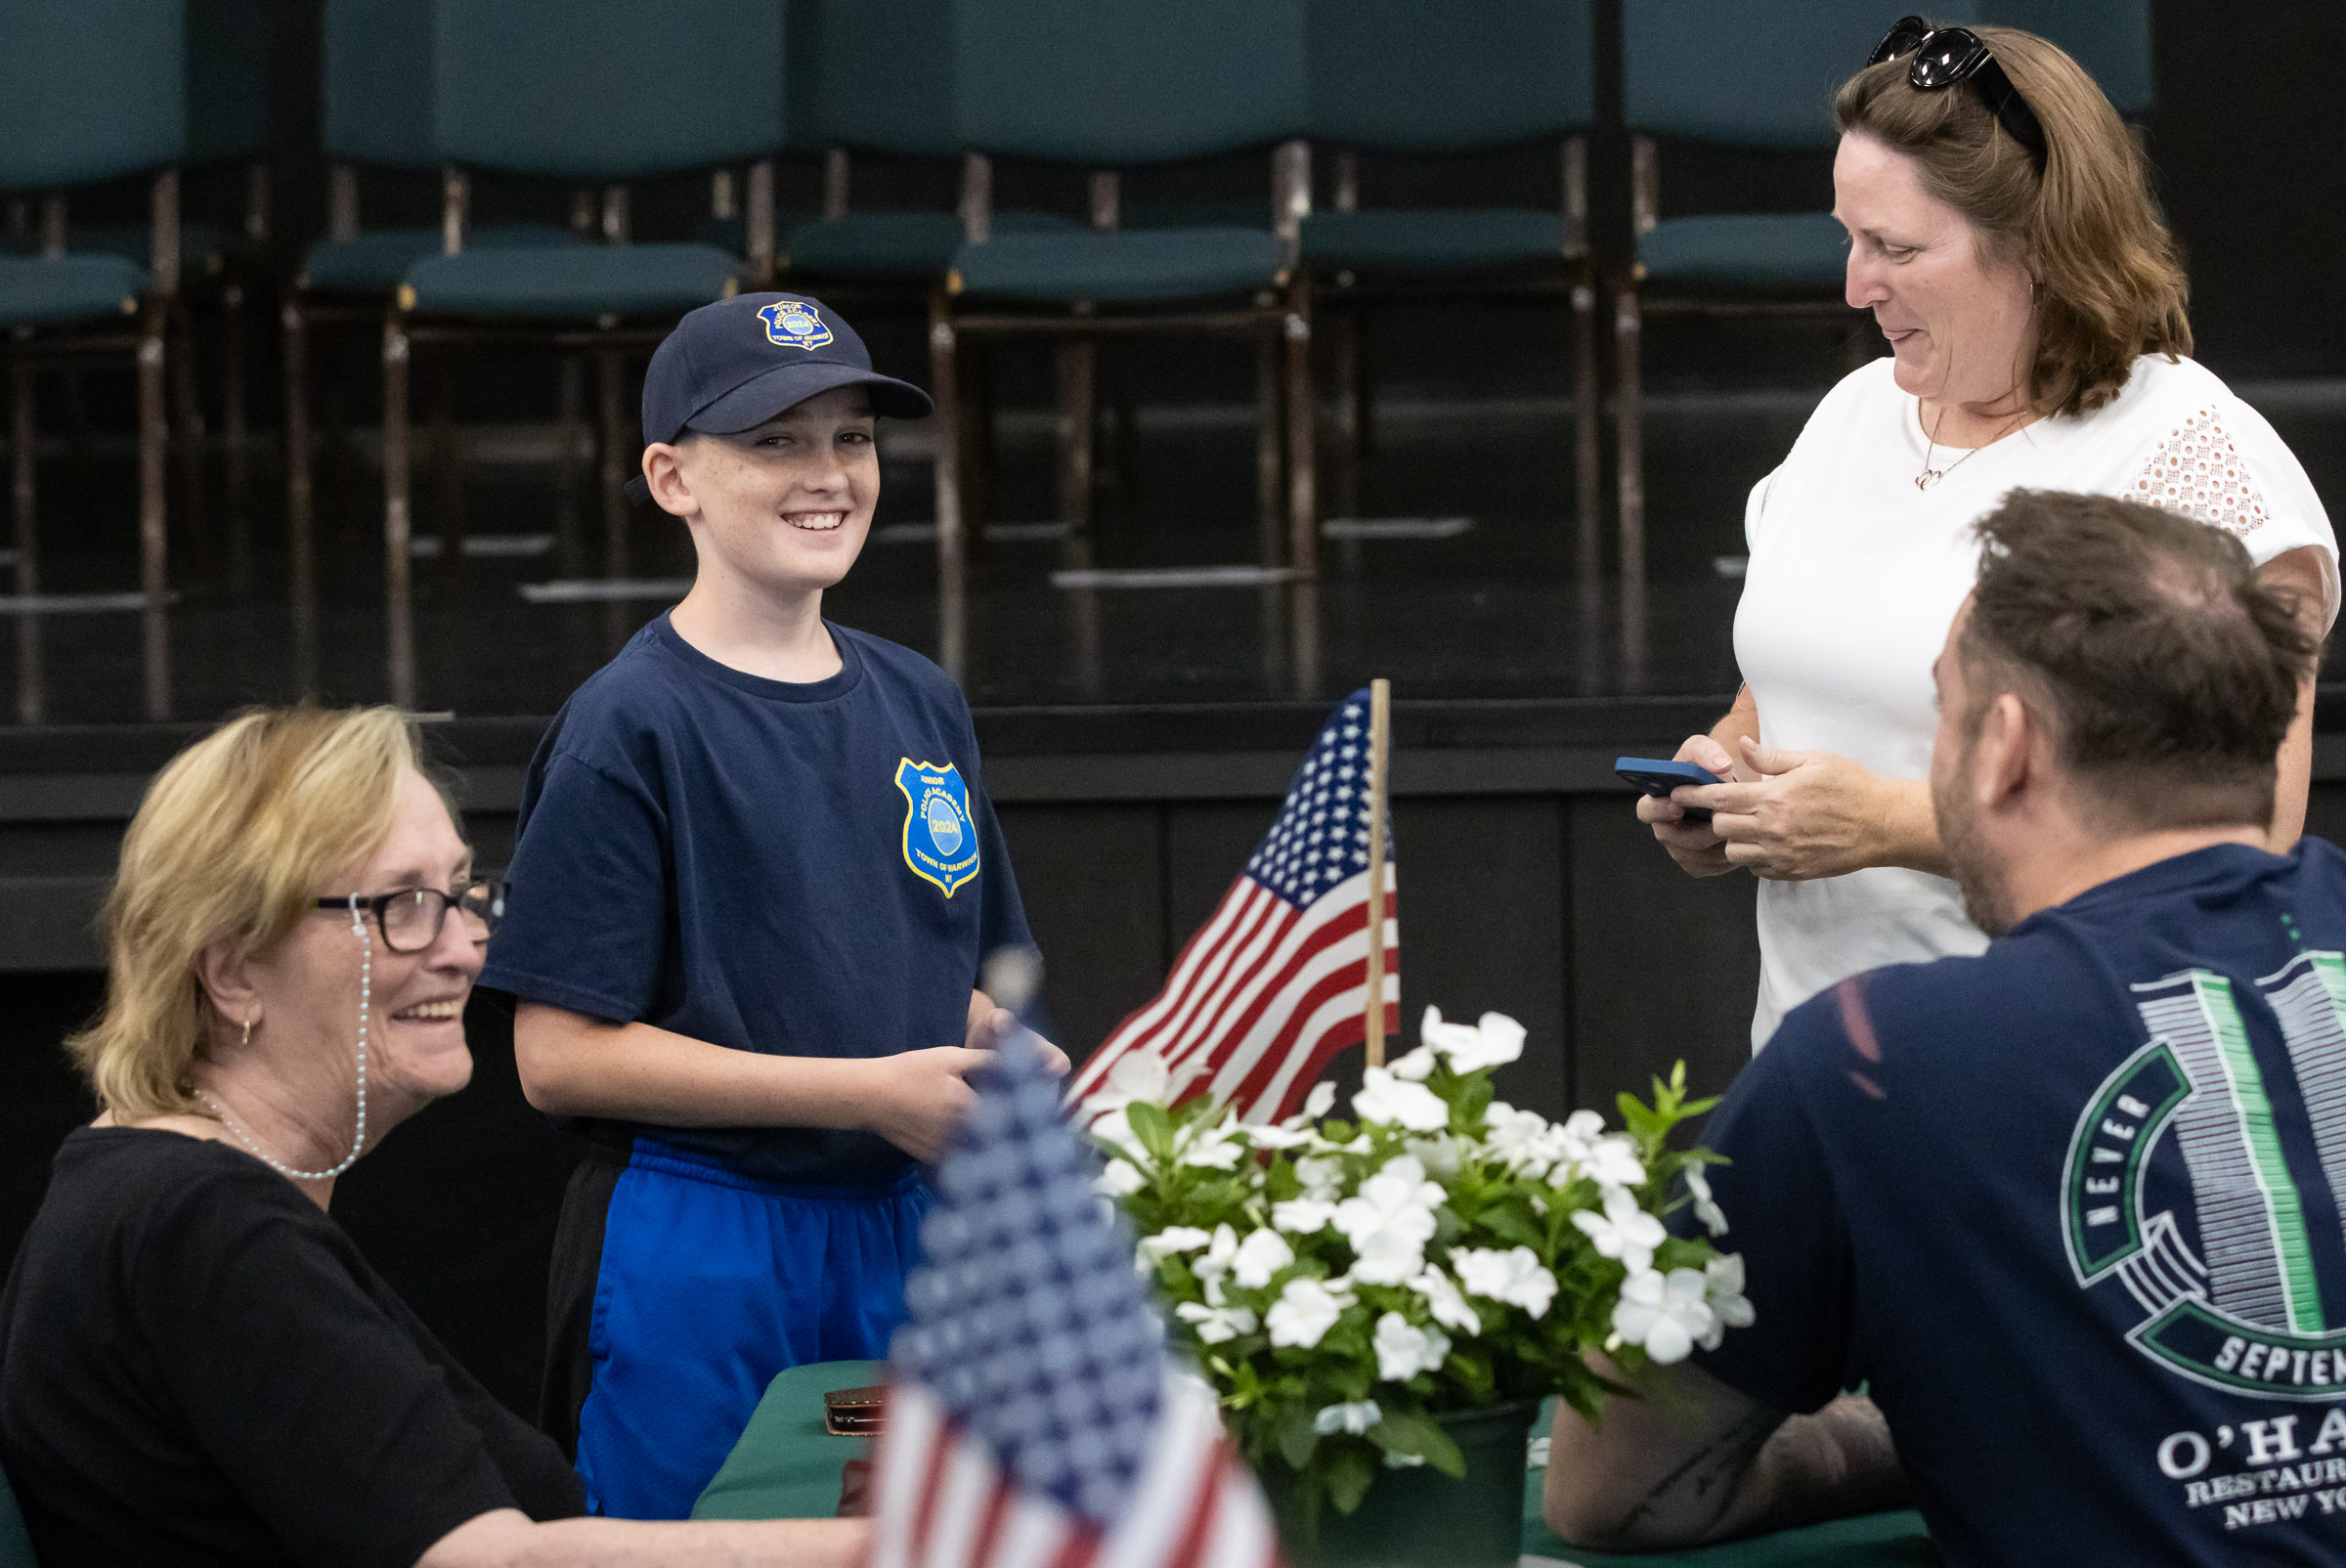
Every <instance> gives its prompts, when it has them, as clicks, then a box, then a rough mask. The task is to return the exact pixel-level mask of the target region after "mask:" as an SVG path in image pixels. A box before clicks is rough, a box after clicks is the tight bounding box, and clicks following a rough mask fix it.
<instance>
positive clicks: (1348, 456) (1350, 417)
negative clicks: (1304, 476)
mask: <svg viewBox="0 0 2346 1568" xmlns="http://www.w3.org/2000/svg"><path fill="white" fill-rule="evenodd" d="M1367 325H1368V324H1367V323H1366V322H1365V321H1364V320H1363V319H1362V316H1361V313H1360V312H1359V311H1357V310H1350V309H1347V308H1345V307H1344V305H1343V304H1341V303H1340V302H1339V303H1337V304H1335V305H1334V306H1333V308H1331V309H1330V310H1329V311H1328V313H1327V328H1328V360H1329V366H1328V370H1329V372H1330V376H1331V378H1332V379H1333V380H1334V381H1335V383H1336V471H1335V474H1334V479H1335V483H1334V484H1333V485H1332V486H1331V487H1330V488H1331V489H1332V490H1333V491H1334V496H1333V497H1332V500H1331V507H1332V509H1333V510H1334V512H1335V514H1336V515H1337V516H1338V517H1358V516H1360V515H1361V469H1362V467H1363V465H1364V464H1365V462H1366V461H1367V457H1368V449H1367V440H1366V438H1367V435H1368V376H1367V375H1366V374H1365V373H1364V356H1363V355H1362V353H1361V347H1362V344H1361V338H1362V335H1363V332H1364V328H1365V327H1367Z"/></svg>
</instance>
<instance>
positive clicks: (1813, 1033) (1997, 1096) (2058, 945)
mask: <svg viewBox="0 0 2346 1568" xmlns="http://www.w3.org/2000/svg"><path fill="white" fill-rule="evenodd" d="M1979 535H1980V540H1981V545H1982V548H1981V556H1980V570H1979V578H1978V584H1977V588H1976V589H1975V591H1974V593H1973V595H1972V597H1971V599H1970V600H1969V601H1967V603H1966V605H1965V607H1964V609H1963V611H1962V613H1960V614H1959V615H1958V616H1957V618H1956V621H1955V624H1954V627H1953V628H1952V630H1951V631H1950V632H1949V633H1948V638H1947V643H1946V646H1945V648H1944V650H1943V651H1942V652H1941V653H1940V655H1939V659H1938V663H1937V666H1936V672H1935V673H1936V678H1937V683H1938V694H1939V729H1938V734H1937V738H1936V742H1935V748H1934V751H1933V759H1932V778H1931V787H1932V798H1933V806H1934V807H1935V809H1936V811H1937V813H1938V822H1939V827H1940V832H1941V834H1942V835H1943V837H1944V841H1945V844H1946V847H1947V850H1948V853H1949V857H1950V859H1951V861H1952V863H1953V869H1954V874H1955V876H1956V878H1957V880H1958V881H1959V882H1960V884H1961V885H1962V888H1963V892H1964V895H1965V898H1966V899H1967V900H1968V902H1969V904H1970V907H1971V911H1972V915H1973V918H1974V919H1976V920H1977V921H1978V923H1979V925H1980V926H1981V928H1982V929H1983V930H1985V931H1987V932H1989V933H1990V934H1991V935H1993V936H1995V937H1996V939H1995V940H1994V941H1993V942H1992V943H1991V944H1990V946H1989V947H1988V950H1987V951H1986V952H1985V953H1984V954H1982V955H1981V956H1979V957H1977V958H1948V959H1942V960H1940V961H1938V962H1936V963H1932V964H1915V965H1901V966H1895V967H1892V968H1889V969H1880V970H1875V971H1872V972H1871V973H1868V974H1865V975H1860V976H1858V977H1856V978H1855V979H1853V980H1846V981H1844V982H1843V983H1842V984H1840V985H1839V986H1837V987H1835V988H1834V989H1832V990H1829V991H1827V992H1825V993H1824V994H1822V995H1820V996H1817V997H1815V998H1813V999H1812V1000H1810V1001H1809V1002H1807V1003H1806V1004H1804V1005H1803V1006H1802V1007H1801V1008H1799V1009H1797V1010H1796V1011H1795V1012H1793V1013H1792V1014H1791V1015H1790V1016H1789V1017H1788V1018H1787V1019H1786V1020H1785V1023H1784V1025H1783V1027H1782V1029H1781V1030H1780V1032H1778V1034H1777V1035H1776V1037H1775V1039H1774V1041H1773V1042H1772V1043H1770V1045H1769V1046H1768V1048H1767V1049H1766V1050H1765V1051H1764V1052H1762V1053H1760V1055H1759V1057H1758V1058H1757V1059H1756V1060H1755V1061H1754V1062H1753V1064H1752V1065H1751V1066H1750V1067H1747V1068H1745V1069H1744V1072H1743V1074H1742V1075H1741V1076H1740V1077H1739V1078H1738V1079H1737V1080H1736V1082H1735V1085H1734V1087H1733V1089H1732V1090H1731V1091H1730V1092H1729V1094H1728V1096H1727V1099H1726V1102H1725V1104H1724V1105H1723V1106H1722V1107H1721V1108H1720V1109H1719V1110H1718V1111H1717V1112H1716V1113H1715V1114H1714V1115H1713V1116H1712V1118H1711V1120H1710V1122H1709V1123H1708V1125H1707V1126H1706V1128H1705V1140H1706V1142H1708V1143H1709V1144H1710V1145H1711V1146H1712V1147H1714V1148H1715V1149H1716V1150H1717V1151H1718V1152H1719V1153H1721V1154H1725V1155H1727V1156H1728V1157H1729V1158H1730V1159H1731V1160H1732V1161H1733V1163H1731V1164H1728V1165H1725V1166H1721V1167H1718V1168H1717V1170H1716V1174H1715V1175H1714V1176H1713V1177H1712V1185H1713V1187H1714V1189H1715V1193H1716V1201H1717V1203H1718V1205H1719V1207H1720V1208H1721V1209H1723V1210H1724V1211H1725V1214H1726V1216H1727V1217H1728V1219H1729V1221H1730V1222H1731V1223H1732V1226H1733V1233H1732V1235H1733V1240H1734V1241H1735V1242H1737V1243H1739V1244H1740V1246H1741V1250H1742V1256H1743V1259H1744V1265H1745V1269H1746V1274H1747V1285H1746V1290H1747V1294H1748V1296H1749V1298H1750V1299H1751V1301H1752V1303H1753V1304H1754V1306H1755V1307H1756V1309H1757V1314H1758V1317H1757V1322H1756V1324H1755V1325H1754V1326H1753V1327H1751V1328H1742V1329H1738V1330H1737V1331H1735V1332H1733V1333H1729V1334H1726V1335H1725V1336H1724V1338H1723V1339H1720V1338H1719V1337H1718V1336H1717V1335H1716V1334H1713V1335H1709V1336H1708V1337H1710V1338H1711V1339H1712V1340H1713V1341H1715V1342H1716V1349H1713V1350H1710V1351H1707V1352H1700V1353H1698V1354H1697V1355H1696V1356H1695V1357H1694V1358H1693V1360H1692V1361H1691V1362H1690V1363H1685V1364H1680V1365H1676V1366H1671V1367H1661V1368H1654V1369H1652V1370H1651V1371H1650V1372H1648V1373H1647V1374H1645V1376H1644V1377H1643V1378H1641V1379H1640V1385H1641V1386H1640V1387H1639V1389H1638V1391H1639V1392H1640V1393H1641V1394H1642V1395H1643V1396H1644V1397H1643V1398H1641V1399H1639V1400H1635V1401H1627V1400H1615V1401H1612V1402H1610V1403H1609V1404H1608V1405H1607V1406H1606V1408H1605V1410H1604V1411H1603V1413H1602V1419H1601V1420H1600V1421H1599V1423H1598V1424H1597V1425H1596V1426H1595V1427H1593V1428H1592V1427H1590V1426H1589V1425H1587V1424H1586V1423H1584V1422H1583V1421H1582V1420H1581V1419H1580V1418H1579V1417H1578V1416H1574V1415H1573V1414H1572V1413H1571V1412H1570V1411H1565V1412H1563V1413H1561V1414H1560V1415H1559V1416H1558V1419H1557V1422H1556V1426H1555V1430H1554V1442H1553V1445H1552V1453H1551V1456H1550V1461H1549V1466H1548V1470H1547V1492H1546V1499H1545V1502H1546V1509H1547V1515H1548V1520H1549V1522H1550V1524H1551V1525H1552V1526H1553V1527H1554V1528H1555V1529H1556V1531H1557V1532H1558V1533H1559V1534H1561V1535H1564V1536H1565V1537H1567V1538H1568V1539H1571V1540H1575V1541H1581V1542H1585V1543H1587V1544H1589V1545H1614V1546H1662V1545H1668V1544H1681V1543H1688V1542H1696V1541H1706V1540H1717V1539H1723V1538H1725V1537H1728V1536H1732V1535H1738V1534H1744V1533H1748V1532H1751V1531H1755V1530H1760V1529H1767V1528H1772V1527H1775V1526H1777V1525H1780V1524H1787V1523H1792V1522H1796V1521H1799V1520H1803V1519H1812V1518H1819V1517H1826V1516H1830V1515H1833V1514H1837V1513H1849V1512H1856V1511H1860V1510H1862V1509H1865V1508H1869V1507H1879V1506H1883V1505H1885V1504H1886V1503H1890V1502H1891V1501H1893V1500H1895V1499H1896V1498H1898V1497H1899V1496H1900V1495H1901V1494H1902V1493H1903V1492H1905V1491H1906V1490H1907V1489H1908V1488H1910V1489H1911V1495H1912V1498H1913V1500H1914V1503H1915V1505H1916V1506H1918V1507H1920V1508H1921V1509H1922V1511H1923V1514H1924V1516H1925V1518H1926V1520H1927V1521H1928V1523H1929V1525H1930V1527H1931V1533H1932V1536H1933V1539H1934V1540H1935V1541H1936V1542H1937V1544H1938V1546H1939V1549H1940V1551H1941V1552H1942V1554H1943V1555H1944V1558H1945V1560H1946V1561H1947V1562H1949V1563H1951V1564H1959V1565H1975V1564H1998V1565H2000V1564H2021V1563H2030V1564H2034V1563H2048V1562H2092V1563H2120V1562H2124V1563H2135V1562H2159V1563H2177V1562H2181V1563H2194V1564H2210V1565H2212V1564H2216V1563H2226V1564H2231V1563H2239V1562H2251V1561H2253V1562H2275V1563H2281V1562H2286V1563H2306V1564H2312V1563H2335V1562H2337V1561H2339V1560H2341V1555H2342V1554H2346V854H2341V853H2340V852H2339V850H2338V849H2335V848H2333V847H2332V846H2330V845H2328V844H2326V843H2324V842H2322V841H2320V840H2317V839H2307V840H2304V841H2303V842H2302V843H2301V844H2300V845H2299V847H2298V848H2297V849H2296V850H2295V852H2293V853H2291V854H2289V855H2287V856H2285V857H2284V856H2281V855H2276V854H2272V853H2270V852H2268V851H2267V849H2265V848H2264V840H2265V830H2266V828H2267V825H2268V823H2269V821H2270V817H2271V812H2272V809H2273V790H2274V765H2275V764H2274V755H2275V753H2276V751H2277V750H2278V749H2279V747H2280V745H2281V737H2282V735H2283V734H2284V732H2285V731H2286V729H2287V727H2288V724H2289V720H2290V717H2291V714H2292V711H2293V708H2294V699H2295V693H2296V690H2297V687H2298V683H2299V682H2300V681H2301V680H2302V679H2303V678H2304V677H2305V676H2306V675H2307V673H2308V672H2309V671H2310V670H2311V669H2312V667H2313V663H2314V660H2315V656H2316V653H2317V651H2318V647H2317V643H2316V641H2315V639H2314V638H2313V637H2312V636H2311V635H2310V634H2309V633H2308V632H2306V631H2305V630H2304V629H2303V627H2302V625H2301V623H2300V622H2299V621H2298V620H2297V618H2296V615H2295V609H2296V607H2295V605H2294V604H2293V603H2292V602H2291V600H2290V598H2289V596H2288V595H2287V594H2286V592H2285V591H2282V590H2279V589H2276V588H2267V587H2263V586H2260V585H2259V583H2258V581H2257V579H2256V575H2255V573H2254V571H2253V569H2252V568H2251V566H2250V564H2249V559H2248V555H2247V552H2246V551H2245V550H2243V549H2242V548H2241V546H2240V544H2239V543H2238V542H2237V540H2235V539H2233V538H2232V537H2231V536H2230V535H2227V534H2224V533H2221V532H2219V531H2217V530H2215V529H2211V528H2207V527H2205V526H2203V525H2201V524H2199V523H2196V522H2194V521H2192V520H2191V519H2189V518H2188V517H2183V516H2178V515H2176V514H2174V513H2170V512H2164V511H2159V510H2156V509H2153V508H2151V507H2147V506H2140V505H2136V504H2134V503H2131V502H2126V501H2113V500H2109V499H2107V498H2102V497H2088V496H2070V495H2058V494H2050V493H2030V492H2024V491H2023V492H2015V493H2014V494H2013V495H2012V496H2011V497H2010V498H2008V500H2007V501H2006V502H2005V504H2004V505H2003V506H2002V507H2001V508H2000V509H1999V510H1997V511H1996V512H1995V513H1993V514H1991V515H1990V516H1989V517H1987V518H1986V519H1985V520H1983V521H1982V522H1981V523H1980V525H1979ZM1692 1327H1693V1328H1697V1329H1701V1328H1707V1327H1708V1326H1706V1325H1694V1326H1692ZM1696 1337H1697V1338H1702V1337H1705V1335H1703V1334H1701V1333H1697V1334H1696ZM1861 1384H1862V1385H1865V1386H1867V1387H1868V1390H1869V1392H1870V1394H1871V1395H1872V1398H1873V1400H1875V1401H1878V1402H1879V1412H1878V1413H1877V1412H1876V1410H1875V1408H1874V1407H1873V1406H1872V1405H1870V1404H1868V1403H1867V1402H1866V1401H1863V1400H1856V1399H1846V1398H1837V1397H1836V1396H1837V1395H1838V1394H1839V1393H1840V1391H1842V1390H1844V1389H1847V1388H1852V1387H1857V1386H1859V1385H1861ZM1800 1412H1816V1413H1818V1414H1816V1415H1814V1416H1801V1415H1797V1414H1796V1415H1793V1416H1791V1418H1790V1419H1787V1414H1788V1413H1800ZM1884 1416H1886V1417H1887V1426H1886V1425H1885V1424H1884V1421H1883V1417H1884ZM1892 1429H1894V1431H1895V1433H1896V1448H1895V1451H1894V1452H1893V1451H1892V1448H1891V1445H1890V1430H1892ZM1901 1472H1902V1474H1901Z"/></svg>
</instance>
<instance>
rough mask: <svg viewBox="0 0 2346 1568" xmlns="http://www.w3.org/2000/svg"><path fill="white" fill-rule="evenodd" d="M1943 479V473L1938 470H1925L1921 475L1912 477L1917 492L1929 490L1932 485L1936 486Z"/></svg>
mask: <svg viewBox="0 0 2346 1568" xmlns="http://www.w3.org/2000/svg"><path fill="white" fill-rule="evenodd" d="M1945 477H1946V475H1945V473H1943V472H1942V471H1941V470H1939V469H1936V468H1926V469H1924V470H1923V471H1922V472H1921V473H1919V474H1916V475H1915V476H1914V488H1915V489H1917V490H1929V489H1930V488H1931V487H1932V486H1933V485H1935V484H1937V483H1938V482H1939V481H1940V480H1941V479H1943V478H1945Z"/></svg>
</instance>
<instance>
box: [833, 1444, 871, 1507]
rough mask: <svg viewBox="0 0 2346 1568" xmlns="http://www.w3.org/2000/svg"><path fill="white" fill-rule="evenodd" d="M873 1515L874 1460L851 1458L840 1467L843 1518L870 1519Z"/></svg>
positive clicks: (840, 1500) (840, 1505) (840, 1495)
mask: <svg viewBox="0 0 2346 1568" xmlns="http://www.w3.org/2000/svg"><path fill="white" fill-rule="evenodd" d="M871 1516H872V1461H871V1460H870V1459H849V1460H847V1463H846V1464H844V1465H842V1466H841V1467H840V1472H839V1511H838V1513H837V1514H836V1515H835V1517H837V1518H841V1519H868V1518H870V1517H871Z"/></svg>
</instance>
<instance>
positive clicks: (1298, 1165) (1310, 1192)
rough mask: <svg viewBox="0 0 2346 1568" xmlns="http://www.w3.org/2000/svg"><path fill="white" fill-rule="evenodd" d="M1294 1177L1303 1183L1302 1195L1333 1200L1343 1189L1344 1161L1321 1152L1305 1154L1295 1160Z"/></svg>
mask: <svg viewBox="0 0 2346 1568" xmlns="http://www.w3.org/2000/svg"><path fill="white" fill-rule="evenodd" d="M1295 1179H1296V1180H1297V1181H1299V1182H1301V1183H1303V1196H1304V1197H1306V1198H1322V1199H1325V1200H1326V1201H1328V1202H1331V1203H1332V1202H1334V1201H1335V1198H1336V1195H1337V1194H1338V1193H1341V1192H1342V1191H1343V1190H1344V1162H1343V1161H1342V1160H1340V1159H1332V1158H1329V1157H1327V1156H1325V1155H1322V1154H1306V1155H1304V1156H1303V1157H1302V1158H1301V1159H1299V1160H1297V1161H1295Z"/></svg>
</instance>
